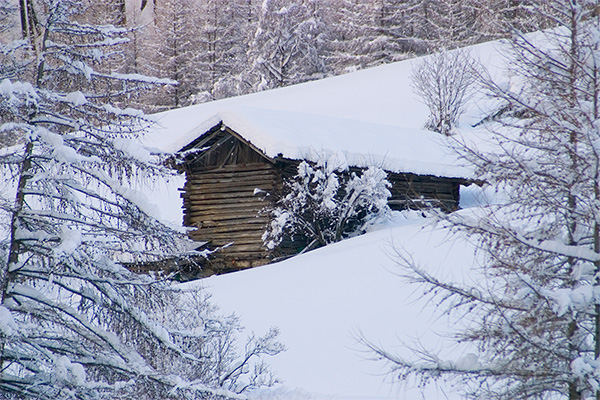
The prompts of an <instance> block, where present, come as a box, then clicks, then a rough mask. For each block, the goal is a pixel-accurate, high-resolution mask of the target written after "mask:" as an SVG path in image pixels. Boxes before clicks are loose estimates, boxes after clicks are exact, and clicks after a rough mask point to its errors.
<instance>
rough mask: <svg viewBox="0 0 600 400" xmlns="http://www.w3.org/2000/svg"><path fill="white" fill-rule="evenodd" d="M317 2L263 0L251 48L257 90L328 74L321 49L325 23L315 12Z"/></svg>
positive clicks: (251, 61) (250, 58)
mask: <svg viewBox="0 0 600 400" xmlns="http://www.w3.org/2000/svg"><path fill="white" fill-rule="evenodd" d="M316 3H317V2H314V4H313V1H299V0H264V1H263V3H262V6H261V9H260V14H259V17H258V26H257V29H256V32H255V35H254V38H253V39H252V41H251V44H250V49H249V55H250V57H249V61H250V63H251V68H252V70H253V74H254V76H255V80H254V85H253V86H254V87H255V89H257V90H264V89H271V88H276V87H282V86H288V85H291V84H294V83H300V82H304V81H308V80H312V79H318V78H322V77H324V76H325V63H324V61H323V57H322V55H321V52H320V45H321V41H322V34H323V32H324V25H323V24H322V21H321V20H320V18H319V17H318V14H317V13H316V12H315V11H316Z"/></svg>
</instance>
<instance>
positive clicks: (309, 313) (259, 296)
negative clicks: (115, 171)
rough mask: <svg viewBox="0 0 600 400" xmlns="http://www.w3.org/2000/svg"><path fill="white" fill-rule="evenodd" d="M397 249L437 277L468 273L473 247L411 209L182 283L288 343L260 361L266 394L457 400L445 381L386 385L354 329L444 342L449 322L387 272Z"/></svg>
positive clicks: (386, 338) (436, 344)
mask: <svg viewBox="0 0 600 400" xmlns="http://www.w3.org/2000/svg"><path fill="white" fill-rule="evenodd" d="M397 249H403V250H406V251H408V252H409V253H410V254H412V255H413V256H414V257H415V259H416V260H418V261H419V262H421V263H422V264H423V265H424V266H427V267H428V268H429V269H430V270H431V271H432V272H436V273H440V274H441V276H443V277H450V276H451V277H452V278H453V279H458V280H463V279H472V278H473V275H472V273H471V272H469V273H468V274H465V273H464V272H465V271H468V268H467V266H470V265H472V264H473V259H474V249H473V247H472V246H470V245H469V244H468V243H467V242H466V241H465V240H464V238H461V237H457V236H454V235H452V234H450V233H449V232H448V231H447V230H445V229H442V228H438V227H434V226H430V225H429V222H428V220H427V219H424V218H422V217H420V216H419V215H418V214H415V213H413V214H403V215H397V216H396V218H395V220H394V222H393V223H390V224H388V225H385V226H381V227H379V229H378V230H377V231H374V232H371V233H368V234H366V235H363V236H360V237H356V238H352V239H348V240H345V241H342V242H340V243H337V244H333V245H330V246H327V247H325V248H321V249H318V250H315V251H312V252H309V253H307V254H304V255H301V256H297V257H294V258H292V259H288V260H286V261H283V262H280V263H276V264H271V265H267V266H263V267H259V268H254V269H252V270H246V271H242V272H236V273H232V274H228V275H222V276H213V277H210V278H207V279H204V280H201V281H197V282H192V283H188V284H186V285H188V286H197V285H200V286H202V287H204V288H206V289H207V290H208V291H209V292H210V293H212V295H213V300H214V301H215V303H216V304H218V305H219V306H220V307H221V309H222V311H225V312H236V313H237V314H238V315H239V316H240V317H241V319H242V324H243V325H245V326H246V327H247V329H248V330H250V331H252V330H253V331H255V332H256V333H262V332H265V331H266V330H267V329H268V328H269V327H270V326H277V327H279V328H280V330H281V341H282V342H283V343H284V344H285V346H286V347H287V351H286V352H285V353H283V354H280V355H278V356H276V357H274V358H273V359H271V360H270V361H269V362H270V363H271V365H272V366H273V368H274V370H275V371H276V374H277V376H278V377H279V378H281V379H282V380H283V386H282V387H280V388H279V389H278V390H276V391H275V392H274V393H270V394H269V395H267V394H266V393H263V394H262V395H263V396H265V397H266V398H271V397H272V398H275V399H290V398H291V399H294V398H298V399H302V398H309V399H351V398H352V399H392V398H393V399H406V400H412V399H420V398H425V399H428V400H435V399H440V400H441V399H458V398H460V396H459V394H458V393H459V391H458V389H456V388H453V387H452V386H451V385H450V384H449V383H445V384H441V385H439V386H435V385H434V386H432V387H428V388H427V389H426V390H425V391H421V389H419V388H418V385H417V384H416V383H415V382H410V383H408V385H405V386H398V385H391V384H390V379H389V378H390V377H389V376H387V377H386V376H385V372H386V370H385V369H384V368H383V365H382V364H379V363H376V362H373V361H368V360H367V358H369V356H372V355H371V354H366V353H364V352H363V351H361V350H364V348H363V347H361V346H360V345H359V344H358V343H357V340H356V338H357V334H358V333H359V332H362V334H363V335H364V336H365V337H366V338H368V339H370V340H371V341H373V342H374V343H377V344H382V345H385V346H387V347H388V348H389V349H392V350H397V351H398V352H399V353H401V354H408V353H407V349H405V348H401V347H398V345H399V344H400V342H405V343H409V344H415V343H416V342H420V343H422V344H424V345H426V346H433V348H435V349H440V348H441V349H444V351H443V352H452V353H454V354H452V358H453V359H459V358H460V357H461V351H460V349H455V348H445V346H447V345H448V343H449V342H447V341H446V342H445V340H444V335H447V334H448V332H450V331H451V330H452V329H453V327H456V323H457V322H456V321H449V320H448V319H447V317H444V316H441V314H440V312H439V311H436V307H435V304H432V303H430V302H429V301H428V298H426V297H422V296H421V291H420V290H419V288H418V287H416V286H412V285H409V284H407V283H406V282H404V281H403V280H402V279H401V278H399V277H398V276H396V275H395V273H398V272H399V270H398V267H397V265H396V260H397V257H396V256H395V252H396V250H397Z"/></svg>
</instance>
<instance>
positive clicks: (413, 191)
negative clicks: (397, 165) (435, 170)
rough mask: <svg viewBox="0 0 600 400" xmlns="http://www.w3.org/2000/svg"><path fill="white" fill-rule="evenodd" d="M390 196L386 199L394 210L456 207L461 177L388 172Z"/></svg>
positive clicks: (461, 182)
mask: <svg viewBox="0 0 600 400" xmlns="http://www.w3.org/2000/svg"><path fill="white" fill-rule="evenodd" d="M388 180H389V181H390V183H391V184H392V188H391V190H390V192H391V193H392V197H391V198H390V199H389V200H388V203H389V205H390V207H391V208H392V209H394V210H403V209H408V208H411V209H418V208H426V207H431V206H434V207H439V208H441V209H442V210H444V211H446V212H450V211H454V210H457V209H458V203H459V200H460V197H459V196H460V191H459V189H460V185H461V184H466V182H465V181H464V180H463V179H453V178H440V177H436V176H430V175H415V174H396V173H390V174H389V175H388Z"/></svg>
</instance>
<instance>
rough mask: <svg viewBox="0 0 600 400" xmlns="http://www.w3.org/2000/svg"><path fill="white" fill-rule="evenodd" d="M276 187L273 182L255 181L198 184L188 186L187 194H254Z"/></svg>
mask: <svg viewBox="0 0 600 400" xmlns="http://www.w3.org/2000/svg"><path fill="white" fill-rule="evenodd" d="M274 187H275V185H274V183H273V180H272V179H270V180H264V181H257V180H253V179H249V180H246V181H244V182H219V183H216V184H203V183H198V184H194V185H190V186H186V189H187V190H186V193H211V192H250V193H254V189H256V188H259V189H262V190H272V188H274Z"/></svg>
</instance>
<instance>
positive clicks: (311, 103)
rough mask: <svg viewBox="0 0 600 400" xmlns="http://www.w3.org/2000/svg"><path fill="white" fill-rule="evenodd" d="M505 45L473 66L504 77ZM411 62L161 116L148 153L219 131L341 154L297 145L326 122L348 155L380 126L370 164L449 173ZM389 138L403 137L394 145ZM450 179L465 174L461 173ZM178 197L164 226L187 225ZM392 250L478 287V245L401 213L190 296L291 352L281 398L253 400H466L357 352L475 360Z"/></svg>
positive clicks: (467, 129)
mask: <svg viewBox="0 0 600 400" xmlns="http://www.w3.org/2000/svg"><path fill="white" fill-rule="evenodd" d="M498 46H500V44H499V43H497V42H496V43H488V44H483V45H478V46H474V47H473V48H471V49H470V52H471V55H472V56H474V57H475V58H477V59H479V60H480V61H481V62H482V64H484V65H485V66H486V67H487V68H488V69H489V70H490V73H491V74H492V75H495V76H496V77H498V76H500V72H499V71H501V70H502V67H503V65H502V63H503V61H502V59H501V57H500V56H499V53H498ZM415 62H418V60H416V61H415V60H412V61H411V60H409V61H404V62H399V63H395V64H391V65H385V66H381V67H377V68H372V69H369V70H364V71H358V72H355V73H351V74H347V75H344V76H340V77H335V78H329V79H325V80H322V81H317V82H309V83H306V84H301V85H296V86H292V87H288V88H283V89H277V90H272V91H268V92H261V93H256V94H252V95H248V96H241V97H238V98H233V99H225V100H221V101H216V102H212V103H207V104H202V105H198V106H193V107H188V108H186V109H180V110H174V111H170V112H168V113H164V114H158V115H156V119H157V120H158V122H159V123H158V126H157V128H156V129H155V130H154V131H153V132H152V133H151V134H150V135H149V136H148V138H147V139H146V142H145V143H146V145H148V146H150V147H155V148H159V149H161V150H162V151H177V150H178V149H180V148H181V147H182V146H184V145H186V144H187V143H189V142H190V141H191V140H193V139H194V138H195V137H197V136H198V135H200V134H202V133H204V132H205V131H206V130H207V129H209V128H211V127H212V126H214V125H215V124H216V123H218V122H219V121H220V120H223V121H225V122H226V124H228V126H229V125H232V126H233V128H234V129H235V128H236V127H238V129H240V130H246V131H250V133H251V134H252V135H254V136H253V137H254V138H256V142H255V144H256V145H257V146H258V147H260V148H261V149H263V151H264V152H265V154H270V153H274V152H275V151H276V150H270V147H269V146H271V145H273V143H272V142H271V141H270V139H269V135H271V136H273V137H276V138H277V140H282V143H283V144H282V146H281V147H282V148H284V149H285V148H286V147H285V145H287V144H289V143H293V144H295V145H296V148H298V147H301V146H299V145H298V143H300V144H302V140H304V141H305V143H304V144H305V145H306V146H305V148H310V146H312V147H316V148H321V147H320V146H329V147H332V148H333V147H335V146H336V144H335V143H333V144H331V145H329V144H326V145H323V144H322V143H321V142H318V144H315V143H316V142H314V141H313V139H314V138H313V139H310V138H312V136H310V135H308V136H294V135H296V134H301V133H302V131H306V130H307V129H310V128H306V126H305V125H307V123H308V122H311V121H320V124H317V126H320V127H327V130H329V131H330V130H331V129H336V128H335V127H336V126H338V127H339V126H343V127H345V128H344V129H343V131H344V132H346V133H347V134H345V135H342V136H340V137H339V142H340V143H341V144H344V145H346V144H347V143H345V142H349V141H350V138H351V137H353V135H359V136H360V134H361V133H362V134H364V135H366V134H365V132H367V133H368V132H371V130H370V129H371V128H374V129H373V132H376V131H377V128H378V127H382V126H385V129H383V130H384V131H386V132H384V133H386V135H387V136H386V139H385V141H384V143H383V144H382V145H381V146H379V147H381V148H382V149H384V150H383V151H382V152H380V153H377V154H376V152H377V151H376V150H369V154H368V155H369V156H378V157H379V156H381V157H383V158H384V159H385V158H389V157H392V156H396V155H398V154H400V153H402V152H404V153H402V154H405V156H402V157H399V159H403V158H404V159H408V160H409V161H411V162H410V164H411V168H416V170H415V171H418V172H422V173H436V171H437V170H435V169H436V168H437V169H438V170H440V168H441V169H442V170H444V172H445V173H450V174H452V172H449V170H448V168H449V166H448V165H447V164H445V162H442V159H443V158H444V154H443V152H441V153H440V152H439V151H440V147H439V146H438V147H436V148H434V149H432V148H431V147H429V145H427V144H426V143H425V144H424V141H423V138H424V137H427V135H431V132H428V133H426V132H424V131H422V125H423V123H424V122H425V119H426V117H427V108H426V106H425V105H424V104H422V103H420V102H419V100H418V97H417V96H416V95H415V94H414V93H413V90H412V88H411V85H410V71H411V68H413V66H414V65H415ZM489 107H490V104H486V101H485V100H484V99H483V98H482V97H477V96H474V97H472V98H471V99H470V102H469V104H468V107H467V112H466V113H465V115H464V117H463V118H462V127H461V128H462V131H463V132H464V133H465V134H466V137H467V138H469V140H470V138H472V137H476V136H477V134H476V132H474V131H473V129H472V128H471V125H473V124H474V123H476V122H479V121H480V120H481V117H482V115H485V113H486V111H485V110H486V109H487V110H489ZM309 120H310V121H309ZM352 121H355V123H352ZM236 124H237V125H236ZM353 128H355V129H354V130H352V129H353ZM388 130H389V131H390V132H387V131H388ZM394 130H395V131H396V132H398V135H397V136H396V137H394V136H393V131H394ZM263 134H264V135H265V136H261V135H263ZM366 136H369V135H366ZM302 138H304V139H302ZM307 138H308V139H307ZM283 139H285V141H284V140H283ZM309 139H310V140H309ZM253 140H254V139H253ZM314 140H316V139H314ZM294 141H296V142H294ZM298 141H299V142H298ZM284 142H285V143H284ZM366 142H369V138H367V139H366ZM481 143H483V142H481ZM403 144H408V145H406V146H405V147H406V149H408V150H406V149H401V148H402V145H403ZM370 145H371V144H370ZM307 146H308V147H307ZM415 146H416V147H415ZM375 147H376V146H375ZM396 148H398V149H400V150H398V151H396V150H394V149H396ZM412 148H414V149H413V150H411V149H412ZM373 149H374V147H373ZM386 149H387V150H386ZM392 150H393V151H392ZM285 151H287V150H285ZM293 151H294V150H293V149H291V150H289V152H290V153H289V154H288V156H289V157H294V154H292V153H293ZM304 151H306V150H304ZM274 154H275V153H274ZM274 154H273V155H274ZM406 157H408V158H406ZM411 157H412V158H411ZM425 160H430V161H432V162H434V163H435V162H436V160H437V162H438V164H437V166H436V165H434V164H431V165H433V166H432V167H429V166H428V165H427V163H426V162H425ZM454 167H457V166H456V165H455V166H453V167H452V168H454ZM458 167H459V168H462V167H461V166H458ZM419 168H421V170H419ZM427 168H430V170H426V169H427ZM399 169H402V168H401V167H400V168H399ZM451 176H452V175H451ZM453 176H465V175H463V173H462V172H460V173H459V172H457V173H456V174H455V175H453ZM172 185H173V186H175V185H177V182H176V181H174V182H173V184H172ZM475 192H477V190H473V189H472V188H471V189H467V190H464V191H463V192H462V200H463V201H462V205H463V207H467V210H463V211H462V212H469V210H468V207H470V206H477V204H478V203H479V200H478V199H477V197H476V195H475V194H474V193H475ZM173 193H176V192H175V191H173V190H172V189H171V190H170V191H169V194H166V196H164V197H161V198H160V199H159V201H160V203H162V204H161V205H160V208H161V211H162V215H163V219H167V220H169V221H172V222H177V220H179V221H181V219H180V218H181V217H180V212H181V211H180V209H178V208H177V207H176V205H177V204H180V202H179V200H178V199H175V198H172V197H169V196H173ZM492 194H493V193H492ZM165 205H166V207H165ZM396 251H405V252H407V253H406V254H410V255H411V256H412V257H414V259H415V260H417V261H418V262H419V263H421V264H422V265H423V266H424V267H427V268H428V270H429V271H430V272H432V273H436V274H439V276H440V277H442V278H443V277H446V278H448V277H451V278H453V279H458V280H464V279H466V280H471V279H477V278H476V276H477V275H476V271H475V270H474V269H473V268H474V265H475V264H476V263H475V261H476V258H475V247H474V246H473V245H472V244H469V243H468V241H467V240H466V239H465V238H463V237H460V236H457V235H456V234H451V233H450V232H449V231H448V230H446V229H444V228H442V227H439V226H433V225H431V221H430V220H428V219H425V218H422V217H421V216H420V215H419V214H417V213H405V214H396V216H395V219H394V220H393V221H392V222H389V223H388V224H386V225H383V226H379V227H377V229H376V230H375V231H372V232H370V233H368V234H365V235H363V236H360V237H356V238H352V239H348V240H344V241H342V242H340V243H337V244H333V245H330V246H327V247H325V248H321V249H318V250H315V251H312V252H309V253H307V254H304V255H300V256H297V257H294V258H291V259H288V260H285V261H283V262H279V263H276V264H271V265H266V266H263V267H259V268H254V269H251V270H246V271H241V272H236V273H232V274H228V275H223V276H214V277H210V278H207V279H204V280H200V281H196V282H192V283H187V284H185V285H184V286H187V287H197V286H200V287H203V288H205V289H206V290H208V291H209V292H210V293H211V294H212V296H213V297H212V298H213V301H214V302H215V303H216V304H218V305H219V307H220V308H221V310H222V311H223V312H226V313H229V312H235V313H236V314H238V315H239V316H240V318H241V320H242V324H243V325H245V326H246V328H247V332H248V331H254V332H256V333H257V334H262V333H264V332H266V331H267V329H268V328H269V327H271V326H276V327H278V328H279V329H280V331H281V336H280V340H281V341H282V342H283V344H284V345H285V346H286V347H287V351H286V352H284V353H282V354H280V355H278V356H276V357H274V358H272V359H270V360H269V362H270V364H271V365H272V367H273V369H274V371H275V373H276V375H277V376H278V377H279V378H280V379H281V380H282V384H281V385H280V386H278V387H277V388H276V389H275V390H274V391H266V392H260V393H254V394H253V396H255V397H258V398H265V399H266V398H269V399H271V398H272V399H292V400H293V399H315V400H319V399H334V400H335V399H344V400H348V399H355V400H367V399H369V400H374V399H406V400H413V399H427V400H438V399H439V400H443V399H460V398H461V395H460V388H459V387H456V386H454V385H453V384H452V383H451V382H437V383H435V384H433V385H430V386H427V387H426V388H424V389H423V388H421V387H420V386H421V385H419V382H406V383H405V384H403V385H399V384H398V383H397V382H396V383H392V381H394V379H392V378H393V377H392V376H390V375H389V374H387V372H388V369H386V368H385V365H384V364H383V363H381V362H375V361H372V360H369V358H371V357H372V354H369V353H365V352H364V349H365V348H364V347H363V346H361V345H360V344H359V343H358V341H357V337H358V336H359V335H363V336H364V337H366V338H367V339H368V340H370V341H372V342H373V343H375V344H378V345H382V346H384V347H386V348H388V349H390V350H392V351H397V352H398V354H403V355H410V351H409V350H408V347H407V346H406V345H412V346H418V345H419V344H422V345H424V346H425V347H429V348H433V349H435V350H438V351H440V352H441V354H447V355H450V356H451V359H453V360H455V361H457V362H460V360H461V357H465V358H464V359H468V358H469V355H468V354H467V353H466V351H465V350H464V349H460V348H455V347H451V345H450V342H451V341H450V340H449V338H448V336H449V335H450V334H451V332H453V330H454V329H458V328H459V327H460V325H461V323H462V321H457V320H450V319H449V318H448V317H446V316H444V315H443V314H442V313H441V310H440V309H439V308H438V307H437V306H436V303H435V302H432V301H430V298H429V297H426V296H422V291H421V289H420V288H419V287H418V286H414V285H411V284H408V283H407V282H405V281H404V280H403V279H401V278H400V277H398V276H397V275H396V274H397V273H398V271H399V270H398V268H399V267H398V265H397V260H398V257H397V255H396ZM247 332H246V333H247ZM246 333H244V334H246ZM403 344H404V345H403ZM463 353H465V354H463Z"/></svg>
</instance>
